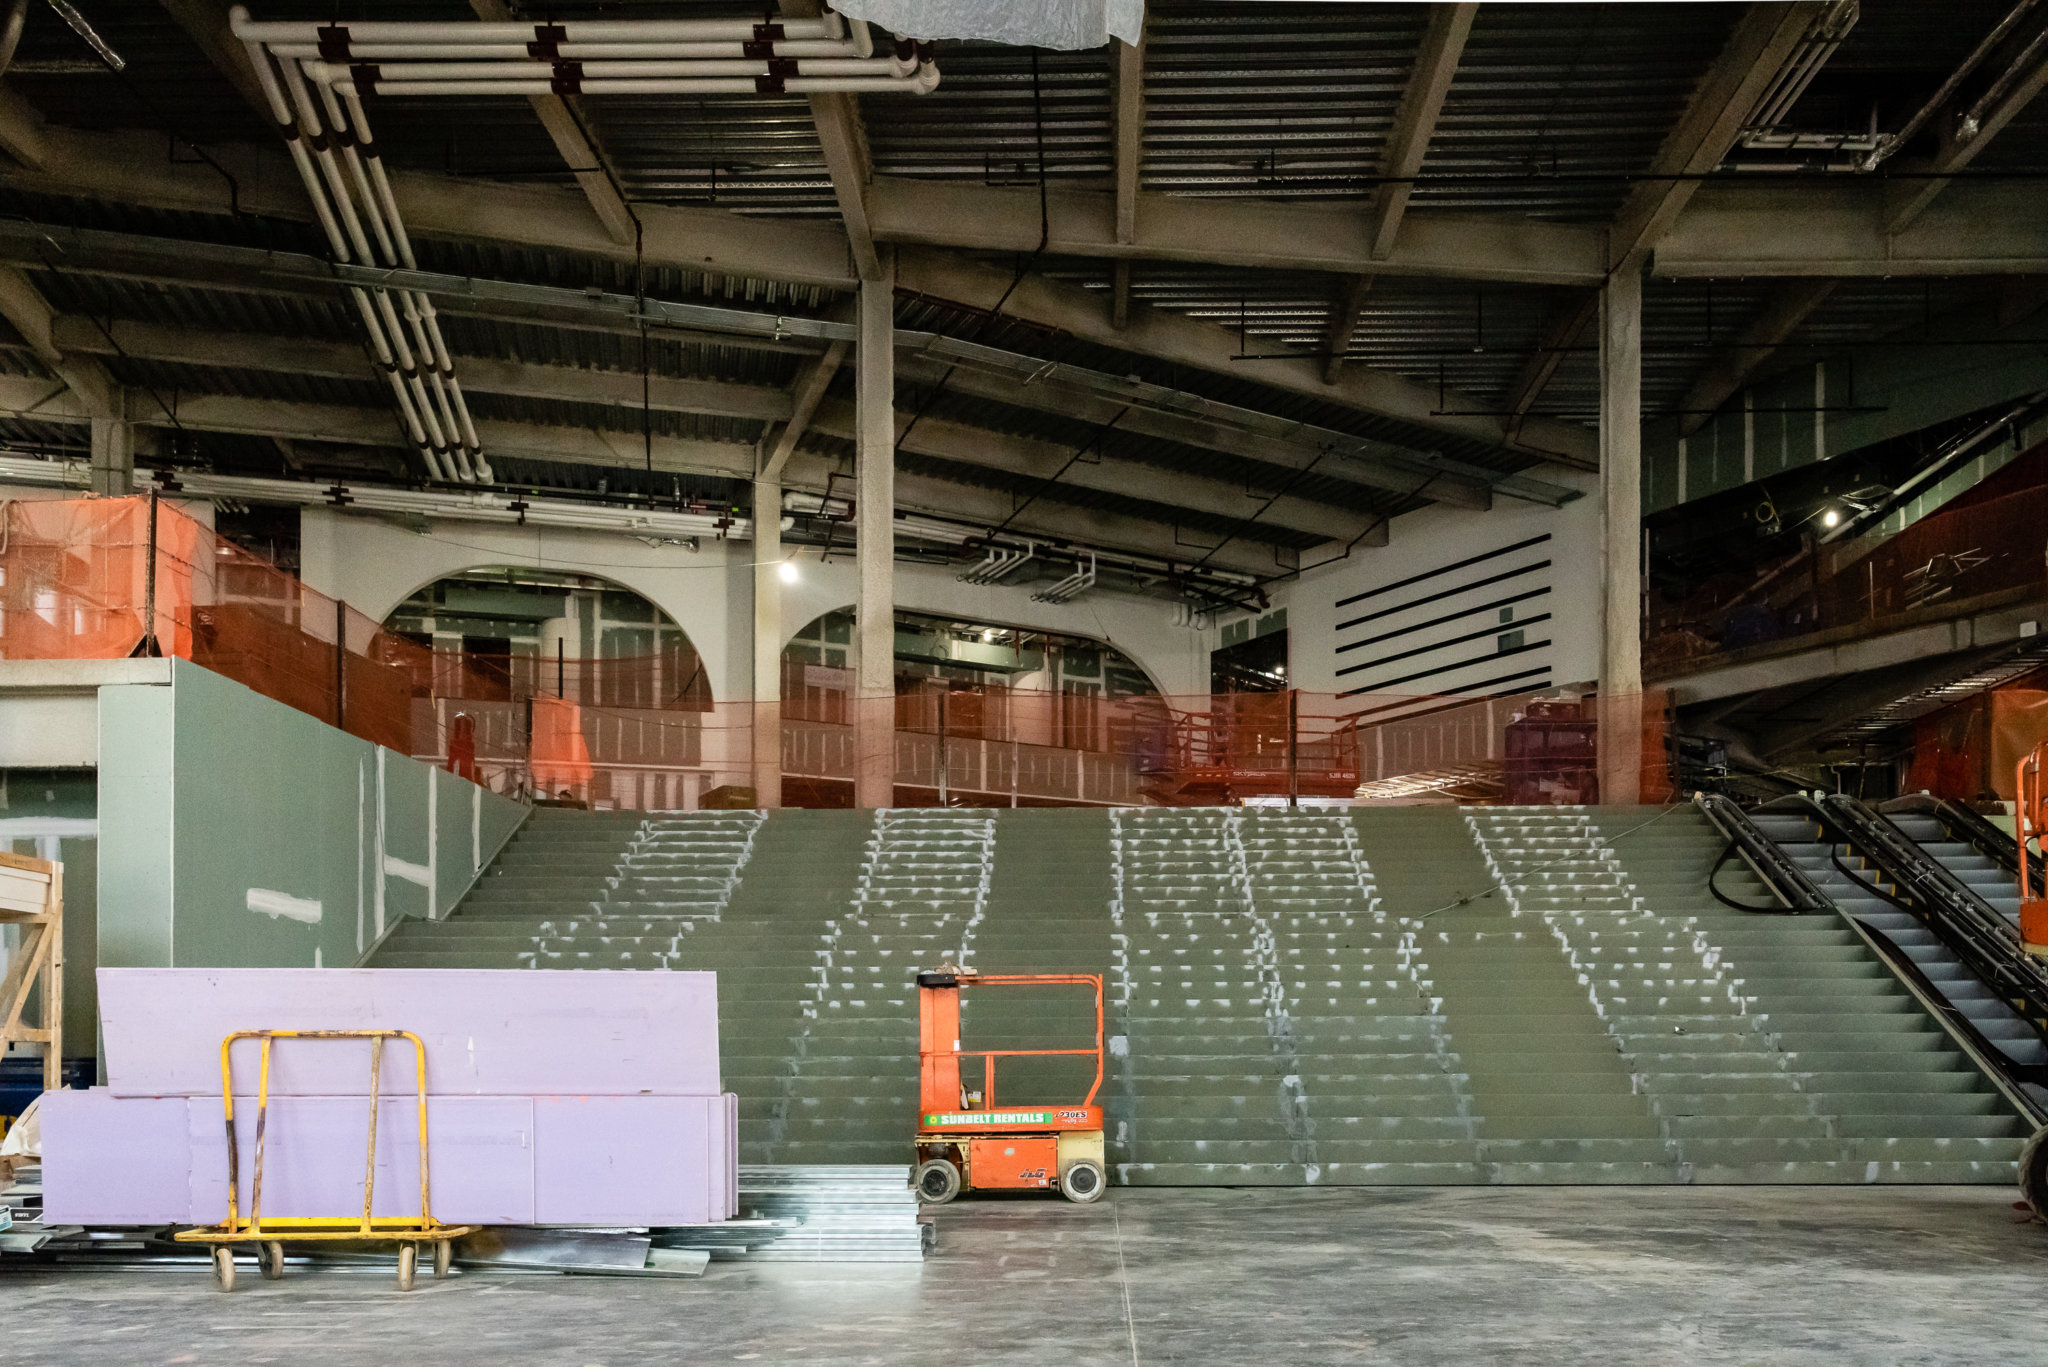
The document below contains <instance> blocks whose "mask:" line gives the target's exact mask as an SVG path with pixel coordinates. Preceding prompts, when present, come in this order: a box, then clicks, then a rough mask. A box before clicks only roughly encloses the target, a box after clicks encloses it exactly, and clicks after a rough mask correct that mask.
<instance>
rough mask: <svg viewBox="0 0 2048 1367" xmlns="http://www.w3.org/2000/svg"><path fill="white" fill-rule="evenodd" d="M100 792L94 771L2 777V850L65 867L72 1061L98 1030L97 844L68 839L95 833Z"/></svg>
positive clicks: (88, 1048) (89, 1047) (91, 839)
mask: <svg viewBox="0 0 2048 1367" xmlns="http://www.w3.org/2000/svg"><path fill="white" fill-rule="evenodd" d="M97 789H98V775H97V774H95V773H94V772H93V771H92V770H90V769H0V850H7V851H9V852H10V853H13V854H21V855H27V856H28V857H29V858H31V859H48V858H51V857H53V856H54V857H55V858H56V859H58V860H60V861H62V862H63V865H64V1053H65V1054H66V1056H67V1057H77V1056H80V1055H89V1054H91V1053H92V1052H93V1050H94V1048H95V1036H96V1033H97V1031H98V1028H99V993H98V991H97V989H96V987H95V985H94V982H93V973H92V969H93V964H94V963H96V962H97V961H98V958H99V919H98V906H99V839H98V837H97V836H96V835H90V834H72V833H70V832H73V831H76V830H78V829H80V828H81V827H82V828H83V829H86V830H93V829H96V826H97V815H98V811H99V803H98V794H97ZM52 832H57V834H51V833H52ZM53 846H54V848H53ZM32 1009H33V1010H38V1011H39V1010H41V1009H42V1008H41V1006H40V1004H36V1005H34V1006H33V1007H32Z"/></svg>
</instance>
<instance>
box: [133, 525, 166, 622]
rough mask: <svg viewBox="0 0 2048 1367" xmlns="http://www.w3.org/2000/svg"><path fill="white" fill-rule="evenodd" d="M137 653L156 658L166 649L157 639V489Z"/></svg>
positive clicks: (146, 551)
mask: <svg viewBox="0 0 2048 1367" xmlns="http://www.w3.org/2000/svg"><path fill="white" fill-rule="evenodd" d="M134 653H135V654H137V655H141V656H143V657H145V658H148V659H156V658H158V657H159V656H161V655H162V654H163V653H164V651H163V647H162V646H161V645H159V644H158V643H157V639H156V490H154V489H151V490H150V491H149V544H148V545H147V546H146V547H144V558H143V564H142V640H141V641H140V642H139V643H138V644H137V645H136V647H135V652H134Z"/></svg>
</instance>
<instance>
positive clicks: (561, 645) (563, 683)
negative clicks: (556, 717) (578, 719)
mask: <svg viewBox="0 0 2048 1367" xmlns="http://www.w3.org/2000/svg"><path fill="white" fill-rule="evenodd" d="M568 669H569V639H568V638H567V637H566V636H557V637H556V638H555V696H556V697H558V698H561V699H563V700H564V701H567V699H568V697H569V690H568V687H567V680H566V678H565V676H566V674H567V673H568Z"/></svg>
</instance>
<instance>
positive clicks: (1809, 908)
mask: <svg viewBox="0 0 2048 1367" xmlns="http://www.w3.org/2000/svg"><path fill="white" fill-rule="evenodd" d="M1693 801H1694V802H1695V803H1696V804H1698V806H1699V809H1700V811H1701V812H1702V813H1703V814H1704V815H1705V816H1706V818H1707V820H1708V821H1710V822H1712V823H1713V825H1714V828H1715V829H1716V830H1718V831H1720V832H1721V834H1722V835H1724V836H1726V837H1727V838H1728V849H1729V850H1731V851H1732V850H1738V849H1739V850H1740V851H1741V852H1742V857H1743V858H1744V859H1745V860H1746V861H1748V864H1749V866H1750V868H1751V869H1753V870H1754V871H1755V872H1756V876H1757V877H1758V878H1761V879H1762V880H1763V883H1764V886H1765V887H1767V888H1769V889H1770V890H1771V893H1772V895H1773V896H1775V897H1776V898H1777V899H1778V900H1779V901H1780V902H1783V903H1784V904H1785V910H1786V911H1788V912H1791V913H1794V914H1798V913H1802V912H1822V911H1833V910H1835V904H1834V902H1833V901H1832V900H1831V899H1830V898H1829V897H1828V895H1827V894H1826V893H1824V892H1822V891H1821V890H1820V889H1819V888H1818V887H1816V886H1815V885H1814V882H1813V880H1812V879H1810V878H1808V877H1807V876H1806V874H1805V873H1804V872H1803V871H1802V870H1801V869H1800V867H1799V866H1798V865H1797V864H1795V863H1793V862H1792V860H1791V858H1790V857H1789V856H1788V855H1786V853H1785V852H1784V851H1783V850H1782V849H1779V848H1778V844H1777V842H1776V841H1774V840H1772V839H1771V838H1770V837H1769V836H1767V835H1765V834H1764V833H1763V831H1762V830H1761V829H1759V828H1758V826H1757V824H1756V823H1755V822H1754V821H1752V820H1750V818H1749V813H1748V812H1745V811H1743V810H1742V808H1741V807H1740V806H1739V805H1737V804H1736V802H1735V801H1734V800H1733V799H1731V798H1727V797H1723V796H1721V795H1720V794H1719V793H1695V794H1694V795H1693ZM1727 859H1728V853H1727V852H1726V851H1724V852H1723V853H1722V855H1721V858H1720V860H1718V861H1716V862H1715V864H1714V873H1719V872H1720V870H1721V864H1723V863H1725V862H1726V861H1727ZM1713 879H1714V875H1713V874H1712V873H1710V874H1708V875H1707V889H1708V891H1710V892H1712V893H1713V894H1714V896H1715V897H1717V898H1719V899H1720V900H1721V901H1723V902H1726V903H1727V904H1728V905H1729V906H1732V907H1734V908H1735V909H1736V910H1737V911H1756V910H1759V908H1755V907H1746V906H1743V905H1741V904H1739V903H1736V902H1731V901H1729V900H1728V899H1727V898H1726V897H1723V896H1722V895H1721V891H1720V889H1718V888H1716V887H1714V885H1713Z"/></svg>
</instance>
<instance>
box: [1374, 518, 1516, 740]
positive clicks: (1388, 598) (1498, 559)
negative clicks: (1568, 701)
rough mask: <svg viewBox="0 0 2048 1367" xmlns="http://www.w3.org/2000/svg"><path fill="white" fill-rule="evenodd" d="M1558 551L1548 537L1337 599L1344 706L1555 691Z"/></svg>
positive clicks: (1513, 545) (1494, 550) (1482, 553)
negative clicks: (1378, 698)
mask: <svg viewBox="0 0 2048 1367" xmlns="http://www.w3.org/2000/svg"><path fill="white" fill-rule="evenodd" d="M1555 550H1556V547H1555V546H1554V545H1553V543H1552V540H1551V535H1550V533H1548V532H1545V533H1543V534H1542V535H1540V536H1532V537H1527V538H1525V539H1523V540H1520V541H1515V542H1512V543H1510V544H1508V545H1505V546H1500V547H1497V548H1495V549H1493V550H1490V551H1483V552H1481V553H1480V554H1478V555H1471V556H1467V557H1465V558H1464V559H1462V560H1456V561H1452V562H1451V563H1450V564H1447V565H1440V566H1438V567H1437V568H1435V569H1432V570H1425V571H1423V572H1422V573H1420V574H1411V575H1409V576H1407V577H1406V578H1404V579H1397V580H1395V581H1394V582H1392V583H1390V584H1381V585H1379V586H1378V587H1376V588H1371V589H1367V590H1366V591H1364V592H1363V593H1354V594H1351V595H1350V596H1349V597H1345V598H1340V599H1338V600H1337V602H1336V609H1337V625H1336V632H1335V635H1336V654H1337V687H1338V694H1337V696H1338V697H1340V698H1356V699H1360V700H1361V701H1363V700H1364V699H1365V698H1367V697H1368V696H1370V695H1374V694H1382V695H1384V694H1400V695H1408V696H1416V695H1450V696H1457V697H1471V698H1483V697H1495V696H1500V695H1503V694H1509V693H1527V692H1532V691H1534V690H1537V689H1543V688H1548V687H1550V685H1551V684H1552V682H1553V680H1552V678H1551V670H1552V664H1553V659H1552V653H1551V630H1550V626H1551V619H1552V609H1553V608H1554V607H1555V606H1556V605H1555V603H1554V601H1553V596H1552V590H1553V587H1554V582H1553V581H1554V575H1553V570H1554V568H1555V565H1554V553H1555ZM1367 710H1369V711H1377V710H1380V709H1379V708H1371V707H1369V708H1367Z"/></svg>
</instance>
